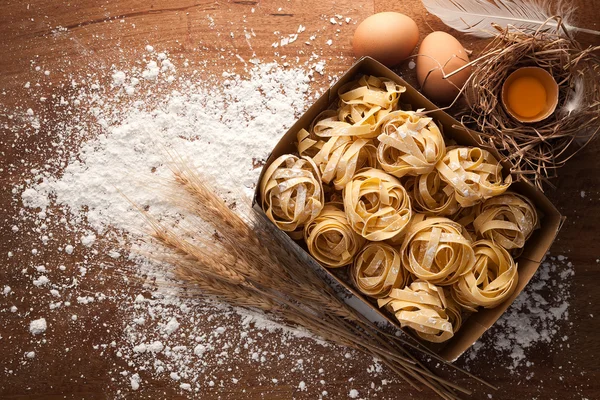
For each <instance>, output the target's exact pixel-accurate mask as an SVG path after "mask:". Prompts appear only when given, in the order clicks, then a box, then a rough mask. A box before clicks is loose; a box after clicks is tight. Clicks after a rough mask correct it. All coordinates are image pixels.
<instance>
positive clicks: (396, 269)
mask: <svg viewBox="0 0 600 400" xmlns="http://www.w3.org/2000/svg"><path fill="white" fill-rule="evenodd" d="M400 259H401V256H400V253H399V252H398V250H396V249H395V248H394V247H392V246H390V245H388V244H385V243H381V242H372V243H369V244H367V245H366V246H365V247H364V248H363V249H362V250H361V251H360V253H358V254H357V255H356V257H355V258H354V263H353V264H352V272H351V276H352V280H353V281H354V285H355V286H356V287H357V288H358V290H359V291H360V292H361V293H364V294H366V295H367V296H371V297H375V298H381V297H387V296H389V294H390V292H391V290H392V289H393V288H397V287H404V286H406V284H407V283H408V280H409V277H410V276H409V274H408V271H406V269H404V268H403V267H402V265H401V264H400Z"/></svg>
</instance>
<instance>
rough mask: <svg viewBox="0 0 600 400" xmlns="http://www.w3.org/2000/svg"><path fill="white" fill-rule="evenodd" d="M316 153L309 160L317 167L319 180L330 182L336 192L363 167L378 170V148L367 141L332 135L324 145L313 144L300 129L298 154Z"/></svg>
mask: <svg viewBox="0 0 600 400" xmlns="http://www.w3.org/2000/svg"><path fill="white" fill-rule="evenodd" d="M315 147H316V148H318V150H319V151H318V152H317V153H316V154H314V155H313V156H312V160H313V161H314V162H315V164H316V165H317V166H318V167H319V171H320V172H321V179H322V181H323V182H324V183H327V184H329V183H331V182H332V181H333V186H334V188H335V189H336V190H342V189H343V188H344V186H346V184H347V183H348V182H350V180H351V179H352V177H353V176H354V174H355V172H356V171H357V170H359V169H361V168H363V167H368V168H375V167H377V156H376V152H377V148H376V147H375V145H374V144H373V141H372V140H369V139H360V138H358V139H354V138H352V137H350V136H334V137H331V138H329V139H328V140H327V141H326V142H324V141H315V140H313V139H311V138H310V136H309V135H308V132H306V131H305V130H302V131H301V132H300V133H299V135H298V152H299V153H300V155H301V156H302V155H304V154H307V153H310V152H312V153H314V152H313V151H311V149H312V148H315Z"/></svg>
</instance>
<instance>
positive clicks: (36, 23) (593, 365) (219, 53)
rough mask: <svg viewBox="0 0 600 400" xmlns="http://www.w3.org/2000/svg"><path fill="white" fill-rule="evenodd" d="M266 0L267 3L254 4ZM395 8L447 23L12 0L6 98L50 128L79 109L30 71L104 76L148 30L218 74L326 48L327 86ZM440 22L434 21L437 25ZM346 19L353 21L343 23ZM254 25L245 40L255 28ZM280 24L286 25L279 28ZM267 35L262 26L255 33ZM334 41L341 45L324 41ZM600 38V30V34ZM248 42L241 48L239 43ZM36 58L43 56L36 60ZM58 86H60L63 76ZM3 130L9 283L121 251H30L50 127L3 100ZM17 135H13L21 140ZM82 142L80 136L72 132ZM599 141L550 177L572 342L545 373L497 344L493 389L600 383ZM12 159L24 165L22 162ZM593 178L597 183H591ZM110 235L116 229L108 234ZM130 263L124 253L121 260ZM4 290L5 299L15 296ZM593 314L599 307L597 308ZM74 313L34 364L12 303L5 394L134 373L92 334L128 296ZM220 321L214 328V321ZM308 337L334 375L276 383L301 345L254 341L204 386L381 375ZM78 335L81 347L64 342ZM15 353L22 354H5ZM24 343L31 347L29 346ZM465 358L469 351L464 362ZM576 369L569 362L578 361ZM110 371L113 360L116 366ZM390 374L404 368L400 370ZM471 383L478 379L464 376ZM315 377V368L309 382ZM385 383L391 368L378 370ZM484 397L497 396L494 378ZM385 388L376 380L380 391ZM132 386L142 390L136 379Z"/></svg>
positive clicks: (541, 360)
mask: <svg viewBox="0 0 600 400" xmlns="http://www.w3.org/2000/svg"><path fill="white" fill-rule="evenodd" d="M576 3H577V4H578V5H579V9H578V10H577V12H576V16H577V17H578V24H579V25H581V26H583V27H588V28H591V29H599V26H598V21H600V7H599V6H600V3H598V1H597V0H595V1H593V2H587V1H583V0H579V1H577V2H576ZM252 9H254V12H252ZM384 10H386V11H387V10H394V11H399V12H403V13H405V14H407V15H409V16H411V17H412V18H413V19H415V21H417V23H418V24H419V26H420V27H421V28H420V29H421V34H422V37H424V36H425V33H426V32H428V30H440V29H441V30H448V29H447V28H446V27H445V26H443V24H442V23H441V22H440V21H438V20H437V19H436V18H434V17H432V16H429V15H427V14H426V12H425V10H424V9H423V7H422V5H421V3H420V2H419V1H418V0H409V1H391V0H386V1H374V2H372V1H366V0H362V1H351V0H344V1H331V2H325V1H314V0H311V1H303V2H286V1H280V0H269V1H244V0H240V1H231V2H218V1H208V0H180V1H177V2H173V1H169V0H161V1H151V2H148V1H141V0H124V1H118V2H106V3H102V2H97V1H92V0H83V1H79V2H77V3H76V4H75V3H72V2H68V1H52V0H36V1H32V2H31V3H29V4H28V3H25V2H21V1H14V0H9V1H5V2H4V4H3V5H2V12H1V13H0V55H1V56H0V71H1V72H0V91H1V93H2V94H1V95H0V103H1V104H2V105H3V106H4V107H5V108H7V109H17V110H20V111H21V112H25V110H26V109H27V107H29V106H30V105H29V104H30V103H31V106H32V107H34V108H35V110H34V111H35V112H36V114H40V115H44V116H46V118H47V120H48V123H47V124H48V129H49V132H52V129H54V128H52V126H53V125H54V124H56V123H58V122H60V121H61V120H65V119H66V118H68V116H66V115H64V114H61V113H60V112H58V111H57V110H53V109H51V108H49V107H46V108H44V106H40V105H39V104H38V103H35V104H34V103H33V102H32V101H31V99H30V98H29V97H27V96H28V95H25V94H23V93H24V92H23V91H22V90H21V89H22V86H23V84H24V82H27V81H30V82H31V83H32V85H35V83H38V82H39V83H42V84H43V85H42V86H41V87H40V88H38V89H36V96H42V95H50V94H51V93H55V94H56V91H55V90H58V93H59V94H60V93H61V91H62V93H65V94H66V93H68V91H69V90H70V89H69V88H68V87H67V86H61V85H62V82H65V80H68V77H69V76H70V75H71V74H77V73H81V72H84V71H87V72H89V73H90V74H92V76H94V77H96V78H98V79H101V77H102V76H107V75H108V74H107V72H108V71H109V70H110V68H111V65H113V64H115V65H120V64H126V63H128V62H133V61H135V60H139V59H140V57H141V55H142V54H143V52H144V47H145V46H146V45H147V44H152V45H153V46H154V47H155V48H156V49H160V50H163V49H165V50H168V52H169V53H170V54H171V55H172V56H173V57H177V58H181V59H189V60H192V61H194V62H196V63H200V62H202V61H204V62H205V63H204V64H202V66H203V70H202V71H201V73H200V77H201V78H203V77H208V76H209V75H215V74H217V75H218V74H219V73H220V72H222V70H223V68H224V66H226V67H227V68H231V69H233V70H235V71H238V72H240V73H241V74H244V73H245V71H246V70H247V66H248V61H249V60H250V59H251V58H253V57H256V58H259V59H260V60H262V61H263V62H268V61H270V60H277V61H278V62H280V63H281V62H282V56H286V57H287V58H286V60H288V61H289V62H291V63H297V64H299V65H304V64H305V63H308V62H310V59H311V54H312V52H316V53H317V54H318V55H319V57H320V59H325V60H326V61H327V65H326V74H325V75H324V76H319V75H318V76H316V77H315V83H314V85H313V87H315V88H316V89H324V88H326V87H327V86H328V85H329V81H328V79H327V76H335V75H339V74H341V73H342V72H343V71H344V70H346V69H347V68H348V66H350V65H351V64H352V62H353V61H354V57H353V55H352V49H351V42H350V38H351V35H352V32H353V30H354V27H355V25H354V23H355V22H357V21H360V20H362V19H364V18H365V17H366V16H368V15H370V14H371V13H372V12H373V11H376V12H379V11H384ZM334 14H341V15H343V16H344V17H350V18H352V22H351V23H350V24H345V23H344V24H342V25H333V24H331V23H330V22H329V18H330V17H331V16H333V15H334ZM300 25H303V26H305V27H306V33H309V32H310V33H311V34H312V33H315V34H316V39H315V40H314V41H311V44H310V45H306V44H304V42H305V41H307V40H308V34H304V35H303V36H302V35H301V37H300V38H299V39H298V41H296V42H294V43H292V44H290V45H288V46H285V47H280V48H274V47H273V46H272V44H273V43H274V42H276V41H278V40H279V39H280V38H281V37H282V36H284V35H289V34H293V33H295V32H297V29H298V27H299V26H300ZM429 27H430V28H429ZM337 29H339V30H340V31H339V32H337ZM248 32H250V34H251V35H253V36H252V38H251V39H250V40H246V38H245V33H248ZM274 32H279V33H278V34H275V33H274ZM254 35H255V36H254ZM457 36H458V37H459V38H460V40H461V41H462V43H463V44H464V45H465V46H466V47H467V48H470V49H473V50H475V51H477V50H479V49H481V48H482V46H483V42H481V41H478V40H476V39H473V38H471V37H466V36H460V35H457ZM329 39H331V40H332V41H333V45H332V46H328V45H326V44H325V42H326V41H327V40H329ZM584 39H585V40H586V43H594V42H593V41H594V40H597V39H594V38H589V37H586V38H584ZM596 43H597V41H596ZM238 55H239V56H240V57H241V59H240V58H238V57H237V56H238ZM32 61H35V64H33V63H32ZM37 65H39V66H41V67H42V69H43V70H49V71H50V75H49V76H45V75H43V74H40V73H39V72H36V71H35V70H34V67H35V66H37ZM198 65H199V64H195V65H193V66H190V67H189V68H188V69H185V68H183V67H182V71H181V73H182V74H186V73H190V72H191V71H192V70H193V69H194V68H198ZM397 71H398V72H399V73H401V74H402V75H403V76H405V77H406V78H407V79H408V80H409V82H413V83H414V74H413V71H411V70H410V69H409V68H408V67H407V63H405V64H404V65H402V66H400V67H399V68H397ZM57 88H58V89H57ZM0 122H1V123H0V141H1V146H2V152H3V153H2V159H0V168H2V170H1V171H2V175H1V176H0V186H1V190H2V193H4V195H3V196H1V197H0V220H2V224H0V260H2V261H1V262H2V268H0V283H3V284H4V283H5V282H6V283H7V284H10V286H11V287H13V288H15V289H18V288H19V287H25V285H26V283H27V282H28V281H27V282H26V279H28V278H26V277H24V276H23V275H22V274H21V273H20V271H21V269H22V268H23V266H25V265H30V264H31V265H33V263H35V264H40V263H44V262H51V263H52V264H53V265H58V264H60V263H64V264H65V265H67V267H68V268H69V269H71V268H72V269H75V268H76V266H77V262H78V261H81V260H82V259H83V257H84V256H85V257H89V259H90V260H92V262H94V263H98V264H99V263H109V264H114V262H113V261H112V260H111V259H110V258H108V257H107V256H106V255H104V256H103V255H99V256H94V255H91V254H83V255H80V256H78V257H80V258H79V259H77V258H75V259H74V258H68V257H65V255H64V253H59V252H56V251H52V250H42V253H41V254H40V255H38V256H36V257H34V256H32V255H31V253H30V252H29V250H30V247H28V243H32V242H33V241H34V240H35V237H33V236H32V234H31V233H30V232H31V229H32V228H35V227H34V226H33V223H31V224H30V226H23V227H22V229H21V231H20V232H19V233H17V234H15V233H13V232H11V230H10V227H11V225H12V224H11V223H10V221H11V220H12V216H13V215H14V214H15V213H16V212H17V211H18V207H19V205H18V204H15V203H14V202H13V201H12V199H11V196H10V194H9V193H10V190H11V188H12V186H13V185H14V184H16V183H18V182H20V181H21V176H22V175H23V174H25V173H26V172H27V171H26V170H25V167H20V165H21V163H22V162H21V160H24V162H23V163H22V164H23V165H29V167H28V168H30V167H31V165H33V166H35V165H43V163H44V160H45V157H47V156H48V155H49V154H51V153H52V151H53V150H52V148H50V147H49V146H48V142H49V140H50V138H49V137H40V138H29V139H27V140H25V141H20V140H17V139H16V138H15V136H14V133H13V132H10V131H9V130H7V129H5V128H3V127H6V125H7V124H9V123H10V120H8V119H7V116H6V115H2V114H1V112H0ZM13 145H14V146H13ZM72 145H73V146H75V145H76V143H72ZM599 150H600V145H598V142H596V143H595V144H593V145H592V146H590V147H588V148H587V149H586V150H585V151H584V152H583V153H581V155H580V156H578V157H577V158H576V159H575V160H573V161H572V162H571V163H570V164H569V165H568V166H567V167H566V168H564V169H563V170H561V172H560V175H561V176H560V178H559V179H558V180H557V181H556V185H557V187H558V189H556V190H552V189H550V190H548V195H549V197H550V198H551V199H552V200H553V201H554V203H555V204H556V205H557V207H558V208H559V209H560V210H561V212H562V213H563V214H564V215H566V216H567V218H568V220H567V223H566V224H565V226H564V227H563V230H562V232H561V233H560V236H559V238H558V240H557V241H556V243H555V245H554V247H553V249H552V252H553V253H555V254H564V255H568V256H569V258H570V259H571V260H572V262H573V264H574V265H575V268H576V275H575V277H574V284H573V287H574V290H573V298H572V300H571V305H570V310H571V311H570V323H569V324H567V325H566V326H565V327H564V328H563V331H564V333H565V335H567V336H569V337H570V339H569V340H568V342H567V343H568V344H569V346H568V347H567V346H563V347H562V348H557V347H555V344H554V343H553V344H551V345H548V346H546V345H540V346H539V347H538V348H536V351H535V354H533V355H530V357H529V358H528V359H529V360H530V361H532V362H533V365H532V366H531V367H529V368H528V371H530V372H532V373H533V377H532V378H530V379H525V378H524V377H522V376H514V375H512V374H511V373H510V372H509V371H507V370H506V369H503V368H495V367H493V366H492V365H491V363H490V362H489V360H488V359H487V358H486V357H485V356H480V357H478V358H477V359H475V360H474V361H470V362H469V363H468V365H469V366H470V368H471V370H472V371H474V372H476V373H477V374H478V375H480V376H482V377H485V378H487V379H489V380H490V381H491V382H492V383H494V384H497V385H499V386H500V387H501V388H502V389H501V390H500V391H498V392H496V393H493V398H494V399H514V398H520V399H521V398H522V399H526V398H534V397H537V398H544V399H545V398H561V399H571V398H573V399H575V398H581V397H588V398H597V397H599V396H600V383H599V381H600V379H598V378H600V369H599V367H598V365H599V363H598V362H597V357H598V356H599V355H600V347H599V346H600V345H599V344H598V341H597V340H595V339H596V332H598V330H599V329H600V322H599V319H598V317H597V314H598V313H599V310H598V306H597V304H598V303H599V302H600V297H599V296H600V294H599V293H600V292H599V291H598V290H596V285H597V284H598V282H600V271H599V268H598V262H597V261H596V260H597V259H598V258H599V257H600V252H599V250H598V248H597V244H596V242H597V241H598V238H599V234H598V226H599V225H600V201H599V200H600V189H599V188H600V165H599V164H598V160H597V156H596V154H597V153H598V151H599ZM11 165H12V166H11ZM581 191H585V192H586V195H585V197H582V196H580V192H581ZM62 235H63V236H62V238H63V239H68V238H69V232H68V231H64V232H62ZM106 240H107V243H110V240H111V239H110V238H106ZM8 251H15V253H16V257H12V258H7V257H6V254H7V253H8ZM117 266H118V267H123V265H117ZM90 274H92V276H93V277H94V278H95V279H87V280H86V281H84V283H82V285H83V287H82V288H81V289H82V290H88V291H90V292H91V293H93V292H96V291H107V292H110V291H111V290H119V291H121V292H127V291H129V293H131V296H134V294H136V293H138V292H139V287H138V286H137V285H136V284H135V283H131V284H130V285H126V284H124V283H123V282H122V280H121V279H120V278H121V277H115V276H114V275H111V274H109V273H107V272H106V271H104V270H102V269H100V270H96V271H91V272H90ZM2 301H3V300H2V299H0V305H1V306H2V308H6V307H4V304H2ZM29 307H32V308H33V307H36V303H35V299H33V298H24V299H23V308H24V309H27V308H29ZM70 314H78V315H79V318H80V322H81V324H80V325H79V328H77V329H73V328H72V327H70V326H69V323H68V322H67V321H68V320H69V316H70ZM590 314H593V315H594V317H591V316H590ZM58 315H59V316H60V317H61V318H57V320H63V321H65V322H64V323H60V324H57V325H55V326H54V327H53V329H52V332H50V333H49V334H48V335H47V340H48V342H49V343H50V344H51V345H50V346H49V347H50V348H49V349H45V350H44V351H41V352H39V354H38V355H37V356H36V362H35V363H28V364H26V365H23V364H22V363H21V359H20V358H19V359H17V358H16V357H14V349H15V348H22V347H23V346H24V345H25V344H26V343H28V341H29V339H30V337H29V332H28V331H27V329H26V328H25V326H24V323H23V321H22V320H21V319H19V318H17V317H16V316H12V315H10V314H8V313H4V314H2V315H0V318H1V319H0V335H1V337H2V338H1V339H0V354H2V355H3V356H2V359H1V360H0V369H1V370H0V397H2V398H6V399H24V398H27V399H54V398H56V399H58V398H64V397H67V398H86V399H103V398H110V393H113V391H114V390H116V388H119V387H121V386H119V384H117V383H115V382H113V379H116V380H118V379H119V378H121V376H120V375H118V374H117V373H116V372H115V371H118V370H120V369H126V368H127V360H124V359H121V358H119V357H116V356H115V355H114V354H112V353H110V352H109V351H107V352H106V353H105V354H104V355H103V356H101V357H98V356H97V351H96V350H95V349H93V348H92V346H93V345H94V344H97V343H110V342H111V341H112V340H118V339H119V338H120V337H121V336H122V335H123V324H122V323H121V320H122V319H123V318H125V316H124V315H121V312H120V310H119V308H118V305H117V304H111V303H110V302H107V303H103V304H98V305H94V306H86V307H83V306H77V305H74V306H73V307H71V308H70V309H69V310H68V311H67V310H64V311H58ZM208 329H209V328H208V327H207V332H208ZM255 339H256V340H262V341H264V342H265V343H277V341H279V340H281V338H280V337H279V336H278V335H276V334H265V335H264V336H263V337H262V338H260V337H256V338H255ZM298 346H299V347H301V348H302V349H305V351H310V352H315V353H319V354H322V356H323V365H322V367H323V368H326V369H327V370H328V371H334V372H333V373H331V372H330V374H329V376H328V378H327V384H326V385H323V387H322V388H321V386H319V385H318V384H317V382H318V380H319V379H320V378H319V377H318V375H319V374H318V372H317V370H318V368H320V367H321V365H318V366H317V365H313V366H307V367H306V370H305V371H304V372H299V371H296V372H290V373H289V382H286V383H282V384H279V385H275V384H273V385H265V384H264V383H262V382H261V379H260V378H261V377H262V376H269V374H270V373H272V372H273V371H282V370H287V371H290V370H291V369H292V368H293V367H294V361H293V360H292V359H291V357H288V358H284V359H275V360H273V361H272V362H271V361H270V362H269V363H268V365H264V364H261V365H258V366H256V367H254V366H251V364H250V363H249V361H248V356H247V355H241V356H240V358H239V359H232V360H228V363H227V365H225V366H223V367H219V368H216V369H214V371H213V373H214V375H215V380H217V381H218V380H221V379H223V380H228V379H230V378H231V377H232V372H231V371H228V368H232V370H233V371H235V374H236V376H237V377H238V378H240V383H239V384H238V385H236V386H232V387H229V388H227V389H219V388H215V389H214V391H210V392H207V393H204V394H203V396H202V398H204V399H217V398H221V399H239V398H248V399H259V398H269V399H289V398H316V397H318V395H319V393H320V391H321V390H323V389H326V390H327V391H328V392H329V396H330V398H345V397H346V396H347V394H348V379H349V378H350V377H353V378H354V382H353V385H354V386H355V387H357V388H368V387H370V384H371V378H370V377H369V375H368V374H367V373H366V371H365V368H366V366H368V365H370V363H371V360H368V359H367V358H365V357H360V356H357V357H356V358H355V359H353V360H351V361H348V360H347V359H346V358H345V357H344V355H343V354H341V353H340V352H339V349H337V348H325V347H322V346H319V345H317V344H314V343H313V342H312V341H310V340H308V339H298ZM66 348H72V349H73V351H69V352H67V351H65V349H66ZM5 355H9V357H5ZM19 357H20V355H19ZM463 364H464V363H463V362H459V365H463ZM8 369H14V370H16V371H18V373H17V374H13V375H10V376H9V375H3V374H5V373H6V370H8ZM565 371H566V372H565ZM109 372H110V373H109ZM307 376H308V377H309V378H310V380H311V382H310V383H311V384H310V385H309V390H308V391H306V392H300V391H299V390H298V388H297V384H293V383H291V382H299V381H300V380H302V379H306V377H307ZM390 376H391V374H390ZM460 379H461V380H462V381H463V382H465V384H467V386H470V387H473V385H472V383H469V382H467V380H465V379H463V378H460ZM307 383H309V382H307ZM377 385H379V382H378V383H377ZM476 389H478V391H477V394H476V396H475V398H487V393H488V392H489V391H486V390H484V389H482V388H481V387H476ZM409 394H410V395H411V396H412V397H414V398H423V399H425V398H430V393H428V392H423V393H417V392H414V391H410V390H409V388H408V386H407V385H405V384H403V383H399V382H395V381H392V382H391V383H390V384H388V385H386V386H383V390H382V391H381V392H378V393H376V395H377V398H398V397H400V396H409ZM374 395H375V394H373V396H374ZM127 396H128V398H133V396H132V395H131V394H130V393H128V394H127ZM136 396H138V397H140V398H141V397H145V398H183V397H182V396H181V391H179V390H178V389H177V388H175V386H174V385H172V383H171V382H169V381H168V379H167V378H165V379H157V380H155V381H150V382H144V390H143V391H140V392H138V393H137V394H136Z"/></svg>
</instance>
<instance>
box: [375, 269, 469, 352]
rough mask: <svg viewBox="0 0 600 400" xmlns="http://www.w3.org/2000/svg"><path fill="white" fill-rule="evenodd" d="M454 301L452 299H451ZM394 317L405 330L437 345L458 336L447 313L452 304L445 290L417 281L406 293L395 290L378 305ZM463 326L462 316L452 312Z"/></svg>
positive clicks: (455, 311)
mask: <svg viewBox="0 0 600 400" xmlns="http://www.w3.org/2000/svg"><path fill="white" fill-rule="evenodd" d="M448 300H450V299H448ZM377 303H378V305H379V307H384V306H385V307H387V308H388V309H390V311H392V312H393V313H394V316H395V317H396V319H397V320H398V321H399V322H400V325H401V326H402V327H409V328H412V329H413V330H414V331H415V332H416V333H417V335H419V337H421V338H423V339H425V340H427V341H430V342H435V343H440V342H445V341H446V340H448V339H450V338H451V337H452V336H454V332H455V331H457V330H458V327H457V328H456V329H454V328H453V327H452V322H450V317H449V315H448V312H447V306H448V302H447V299H446V296H445V295H444V290H443V289H442V288H441V287H437V286H435V285H433V284H431V283H429V282H422V281H415V282H413V283H411V284H410V286H407V287H405V288H404V289H393V290H392V292H391V293H390V296H389V297H386V298H384V299H379V300H378V301H377ZM451 314H452V316H453V318H455V319H456V318H457V315H458V319H457V320H456V321H457V322H458V324H459V326H460V312H458V313H457V310H456V307H454V309H453V310H452V311H451Z"/></svg>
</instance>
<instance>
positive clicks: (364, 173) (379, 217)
mask: <svg viewBox="0 0 600 400" xmlns="http://www.w3.org/2000/svg"><path fill="white" fill-rule="evenodd" d="M343 197H344V210H345V211H346V215H347V216H348V221H349V222H350V225H351V226H352V229H354V231H355V232H356V233H358V234H360V235H361V236H363V237H364V238H365V239H368V240H371V241H381V240H386V239H390V238H392V237H394V236H396V235H398V234H400V233H401V232H402V230H403V229H404V228H405V227H406V226H407V225H408V223H409V222H410V218H411V214H412V211H411V206H410V198H409V197H408V194H407V193H406V190H405V189H404V187H403V186H402V184H401V183H400V182H399V181H398V180H397V179H396V178H394V177H393V176H391V175H389V174H387V173H385V172H383V171H381V170H378V169H373V168H369V169H364V170H361V171H359V172H358V173H357V174H356V175H354V177H353V178H352V180H350V182H348V184H347V185H346V187H345V188H344V190H343Z"/></svg>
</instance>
